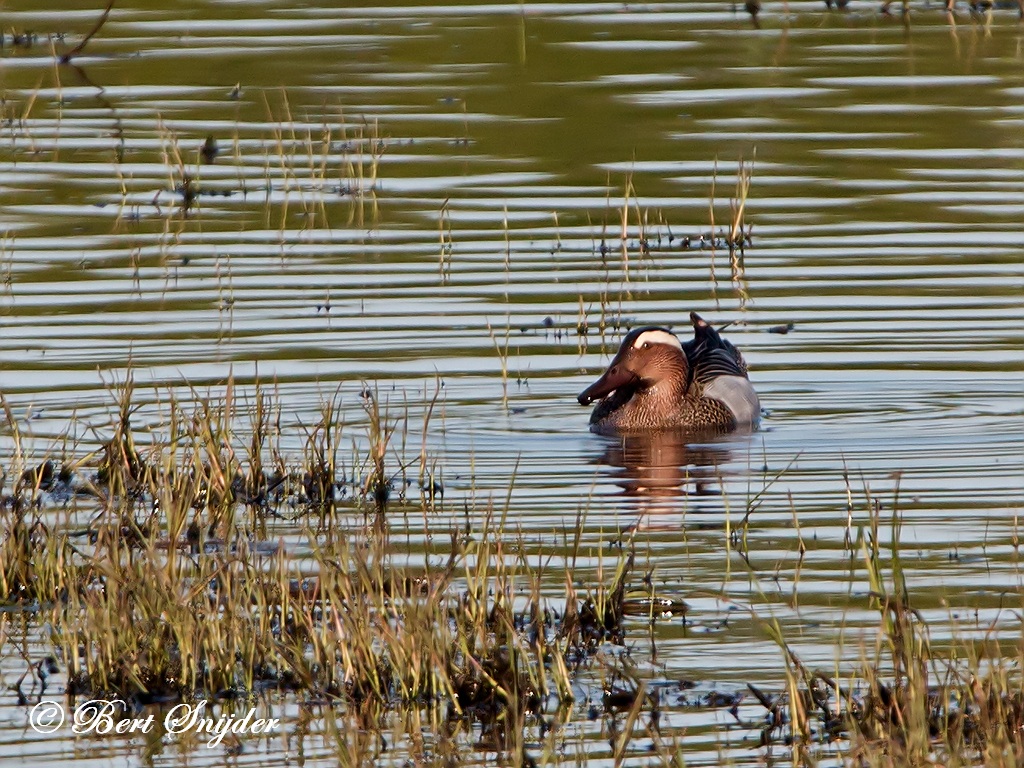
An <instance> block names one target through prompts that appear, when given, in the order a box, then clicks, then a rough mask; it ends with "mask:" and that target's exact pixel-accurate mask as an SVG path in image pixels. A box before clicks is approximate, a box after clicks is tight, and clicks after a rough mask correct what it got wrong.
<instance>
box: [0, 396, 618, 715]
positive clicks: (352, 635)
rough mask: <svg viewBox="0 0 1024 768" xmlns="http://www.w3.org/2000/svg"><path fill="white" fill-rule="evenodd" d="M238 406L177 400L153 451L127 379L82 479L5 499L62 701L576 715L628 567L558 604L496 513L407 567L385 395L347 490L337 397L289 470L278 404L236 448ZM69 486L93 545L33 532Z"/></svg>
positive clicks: (39, 477)
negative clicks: (283, 703) (289, 693)
mask: <svg viewBox="0 0 1024 768" xmlns="http://www.w3.org/2000/svg"><path fill="white" fill-rule="evenodd" d="M232 389H233V388H232V387H231V386H229V387H228V388H227V390H226V392H225V395H224V397H223V398H222V399H221V400H219V401H217V402H214V401H212V400H210V399H203V398H197V400H196V402H195V405H193V406H190V407H189V408H185V407H183V406H182V405H180V404H179V403H177V402H175V401H173V400H172V401H171V402H170V403H169V406H168V407H169V411H168V413H167V415H166V418H164V419H163V420H162V425H161V430H160V432H159V434H162V435H164V438H163V439H162V440H155V441H153V442H150V444H149V445H147V446H146V447H145V448H142V447H141V444H142V441H141V440H140V438H139V433H137V432H136V429H137V427H136V425H135V423H134V420H135V419H136V418H137V414H138V409H137V406H136V405H135V404H134V403H133V398H134V396H135V390H134V387H133V385H132V382H131V380H130V379H129V380H128V381H127V382H126V383H125V384H124V385H123V386H122V387H120V389H119V391H118V393H117V396H118V407H117V416H116V419H115V421H114V424H113V427H112V430H111V433H110V434H109V436H108V437H107V439H106V440H105V441H104V442H103V444H102V445H101V446H100V448H99V449H98V450H97V451H95V452H94V454H93V455H94V458H93V460H92V465H91V467H90V468H88V469H87V468H85V467H77V468H74V469H77V474H76V473H75V472H73V468H72V467H71V465H70V463H69V462H68V458H67V457H65V456H62V457H53V458H51V459H47V461H46V462H44V463H43V464H41V465H40V466H39V468H37V469H35V470H30V471H26V472H25V473H24V474H23V475H22V476H21V477H20V479H19V481H18V483H17V484H16V485H15V487H13V488H11V489H6V490H9V492H6V493H5V494H4V503H3V506H2V517H3V521H2V522H3V525H4V526H5V528H6V529H7V530H10V531H12V535H11V536H8V537H7V538H6V539H5V541H4V543H3V547H4V549H3V555H4V558H3V563H4V572H3V578H4V581H3V582H2V584H0V586H2V587H3V594H2V595H0V598H2V599H3V600H4V601H5V602H8V603H21V604H22V605H25V604H27V603H29V602H32V603H33V604H34V605H35V606H36V609H37V610H38V611H39V612H40V613H41V614H42V618H43V620H44V621H45V622H47V624H48V626H49V628H50V632H49V636H50V637H51V638H52V641H53V642H54V644H55V646H56V655H57V657H58V659H59V661H60V662H61V663H62V664H63V666H64V667H65V668H66V671H67V679H68V694H70V695H72V696H74V695H79V694H82V695H85V694H90V695H100V694H105V695H110V696H117V697H121V698H125V699H129V700H131V701H133V702H135V703H136V704H137V705H144V704H148V703H153V702H161V701H173V700H177V699H180V698H186V697H196V696H200V697H217V698H232V697H243V696H248V695H251V694H252V693H253V692H256V691H260V690H263V689H267V688H278V689H284V690H296V691H302V692H304V693H306V694H308V695H310V696H313V697H326V698H327V699H335V700H338V701H343V702H349V703H350V704H353V705H359V706H361V707H365V706H371V707H376V708H379V709H381V710H382V711H384V710H388V709H393V708H403V707H423V706H435V705H438V704H443V705H445V706H447V707H449V708H450V709H451V711H452V712H454V713H455V714H456V715H457V716H460V717H461V716H473V717H477V718H481V719H487V720H489V721H494V720H495V719H496V718H499V719H502V721H503V722H507V723H515V722H521V721H522V718H523V717H524V716H525V713H527V712H529V711H533V710H536V709H537V708H538V707H539V706H540V705H541V704H542V703H545V702H547V703H549V704H550V703H551V702H555V703H562V704H565V703H568V702H570V701H572V699H573V695H574V694H573V681H574V675H575V671H576V670H577V669H579V668H580V667H581V665H584V664H585V663H586V661H587V659H589V658H590V657H591V656H592V655H593V654H594V653H595V652H597V651H598V650H599V648H600V647H601V645H602V644H603V643H605V642H607V641H621V628H620V622H621V619H622V616H623V613H624V608H623V605H624V602H625V597H624V596H625V586H624V585H625V582H626V580H627V579H628V578H629V575H630V567H628V566H630V565H631V563H632V558H629V557H628V555H627V554H626V553H625V551H624V553H623V554H622V555H621V558H620V561H619V565H618V568H617V569H616V574H615V577H614V581H613V583H612V584H610V585H604V584H596V585H594V586H593V588H592V589H590V590H588V594H587V595H586V596H584V597H580V596H579V595H577V592H576V589H575V587H574V585H573V579H572V578H571V573H570V572H569V570H568V568H567V569H566V572H565V574H564V583H565V591H564V594H561V595H556V597H554V598H549V597H546V596H545V591H544V589H542V582H541V575H542V571H543V568H542V565H541V563H540V562H538V563H537V564H536V565H534V564H532V563H531V562H530V560H529V559H528V558H527V557H526V555H525V554H524V553H525V552H526V551H527V550H528V547H527V546H526V543H525V542H524V541H523V540H522V537H521V535H519V534H516V533H514V532H513V531H512V530H511V529H510V528H509V527H508V526H507V525H506V523H505V519H504V516H503V515H502V514H501V511H500V510H496V509H495V508H493V507H492V506H490V505H487V506H486V507H485V508H483V509H479V510H477V511H476V513H475V514H474V515H473V517H472V519H477V520H479V521H480V522H479V523H478V524H474V525H470V524H468V523H467V524H466V525H465V526H457V527H454V528H452V529H451V530H450V531H448V532H447V533H446V534H445V535H443V536H442V537H441V538H443V539H444V541H443V542H441V541H439V540H438V532H437V531H433V532H432V533H431V535H432V536H433V537H434V538H433V539H432V540H433V541H434V542H435V544H433V545H431V547H428V551H427V552H424V553H422V554H421V555H419V556H415V555H413V554H410V553H409V552H408V551H406V550H404V549H403V548H402V547H401V546H398V545H397V544H396V542H395V541H394V540H393V537H392V535H391V530H390V525H389V523H388V518H389V516H390V515H391V514H399V515H401V514H403V510H402V504H407V505H409V504H410V502H409V500H408V499H404V498H403V495H402V494H401V493H397V492H396V493H393V492H391V491H390V490H389V489H390V488H392V487H405V486H406V485H407V484H406V483H404V482H395V481H394V477H393V474H394V473H393V472H392V469H391V467H390V466H389V463H390V459H389V457H390V453H389V450H388V445H389V443H390V442H391V441H392V439H394V435H395V433H396V430H399V429H401V428H402V425H401V424H400V422H401V419H400V418H399V417H395V416H391V415H389V413H388V411H387V408H386V406H384V405H381V404H379V403H378V402H377V396H376V393H374V392H370V391H368V390H367V391H365V392H364V393H363V394H364V400H365V402H366V405H365V412H366V416H367V421H368V424H367V426H366V436H367V438H368V445H367V446H366V450H365V455H364V456H362V457H361V458H358V459H354V460H353V466H352V467H349V468H348V470H347V471H348V472H351V476H347V471H346V468H345V467H343V466H341V462H340V460H339V451H338V446H339V443H340V439H341V431H342V425H341V424H340V423H339V422H338V407H337V403H336V401H335V400H331V401H329V402H328V403H326V404H325V405H324V407H323V409H322V412H321V416H322V421H321V422H320V423H319V424H316V425H314V426H313V427H311V428H308V429H307V430H306V441H305V444H306V454H305V455H304V456H303V457H302V460H301V464H300V465H299V466H288V465H287V464H286V463H285V461H284V460H283V459H282V457H281V455H280V453H279V450H278V448H277V446H278V438H279V434H278V431H279V429H280V427H279V426H278V423H279V419H278V418H277V417H276V414H277V409H276V407H275V406H274V405H273V403H272V402H270V398H269V397H268V396H267V395H265V394H264V393H262V392H257V394H256V396H255V399H254V400H252V401H251V402H249V403H248V406H247V408H246V409H245V410H246V411H247V413H248V416H249V418H250V424H249V426H248V427H247V432H246V433H245V434H244V435H242V436H239V435H236V434H235V432H234V430H235V429H236V428H237V427H236V425H237V423H239V421H241V419H240V418H239V417H240V415H242V414H240V413H239V410H241V408H240V406H239V404H238V402H237V399H236V397H235V395H234V394H233V391H232ZM428 413H429V411H428ZM9 421H10V422H11V423H12V424H13V423H14V420H13V418H11V417H9ZM153 434H156V433H155V432H154V433H153ZM150 440H151V441H152V440H153V438H152V436H151V437H150ZM397 463H398V464H401V463H402V462H397ZM410 463H411V462H410ZM357 464H358V466H356V465H357ZM396 471H398V472H400V471H401V469H399V470H396ZM424 471H425V470H424ZM427 474H428V475H429V473H427ZM72 475H76V476H77V479H75V480H73V479H72ZM430 482H431V488H429V489H425V491H424V494H423V496H422V498H421V503H422V504H424V505H427V506H428V507H429V505H431V504H434V503H436V502H437V496H436V494H435V493H434V488H433V484H434V481H430ZM58 483H65V484H66V485H67V486H68V487H69V488H70V489H71V490H70V491H69V493H70V496H71V497H72V498H73V501H72V502H69V503H71V504H77V505H81V506H83V507H88V513H87V516H86V519H87V520H88V522H87V523H85V524H84V525H83V526H82V527H80V528H77V529H76V528H75V527H74V525H73V524H72V526H71V527H70V528H69V529H67V530H64V531H62V532H59V531H57V530H55V529H53V528H51V527H48V526H46V525H45V524H43V523H42V522H41V521H42V519H43V517H45V516H46V512H45V510H43V509H42V508H41V507H40V504H39V501H40V499H41V498H42V495H43V494H44V493H46V492H55V491H56V489H57V486H58ZM285 515H287V516H288V517H289V520H290V523H291V525H290V528H289V534H288V536H289V538H288V540H287V542H284V543H282V542H276V541H274V540H273V539H272V537H271V535H270V534H268V527H270V526H271V525H273V523H274V522H275V521H276V520H278V519H280V517H282V516H285ZM72 517H73V516H71V517H69V519H72ZM468 517H469V516H467V518H468ZM295 550H302V551H304V552H308V553H309V554H305V555H303V556H302V557H296V556H294V555H293V554H292V553H293V552H294V551H295ZM438 553H444V556H443V557H441V558H438V557H436V555H437V554H438ZM431 555H434V557H431ZM520 730H521V729H520Z"/></svg>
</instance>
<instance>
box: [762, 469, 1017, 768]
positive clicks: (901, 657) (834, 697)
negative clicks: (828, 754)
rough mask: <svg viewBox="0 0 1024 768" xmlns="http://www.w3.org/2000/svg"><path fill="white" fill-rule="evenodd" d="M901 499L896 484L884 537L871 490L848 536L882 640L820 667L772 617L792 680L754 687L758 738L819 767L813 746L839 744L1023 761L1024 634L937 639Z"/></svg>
mask: <svg viewBox="0 0 1024 768" xmlns="http://www.w3.org/2000/svg"><path fill="white" fill-rule="evenodd" d="M898 501H899V491H898V485H897V490H896V492H895V501H894V503H893V505H892V516H891V519H890V521H889V524H890V531H889V544H888V545H887V546H883V545H882V544H881V543H880V538H881V537H880V530H881V529H883V527H884V525H885V521H884V520H883V519H882V516H881V509H882V506H881V504H880V503H878V500H877V499H873V498H871V497H870V494H869V495H868V499H867V502H868V515H869V518H868V522H867V525H866V526H864V527H862V528H861V530H860V532H859V535H858V539H857V542H851V544H852V546H853V547H855V548H859V549H860V552H861V554H862V557H863V562H864V567H865V573H866V577H867V581H868V585H869V587H870V592H869V601H870V605H871V606H872V607H874V608H875V609H876V610H877V611H878V616H879V626H878V631H877V635H876V641H875V643H874V647H873V648H862V650H861V658H860V661H859V663H857V664H855V665H850V664H847V665H846V671H845V672H844V673H843V674H842V675H841V676H840V675H836V674H835V673H834V672H823V671H820V670H812V669H810V668H808V667H807V666H805V665H804V664H803V663H802V662H801V660H800V659H799V657H798V656H797V655H796V654H795V653H794V652H793V651H792V649H791V648H790V647H789V645H788V643H787V642H786V640H785V638H784V637H783V635H782V631H781V629H780V628H779V625H778V624H777V623H775V622H766V623H765V625H764V627H765V630H766V631H767V633H768V635H769V636H770V637H771V638H772V639H773V640H774V641H775V642H776V643H777V644H778V645H779V647H780V648H781V649H782V651H783V658H784V669H785V673H786V680H787V685H786V690H785V691H784V692H783V693H780V694H774V695H772V694H766V693H765V692H763V691H760V690H759V689H758V688H756V687H755V686H753V685H751V686H749V688H750V691H751V693H753V694H754V696H755V697H756V698H757V700H758V701H759V702H760V703H761V704H762V705H763V706H764V707H765V709H766V710H767V713H768V714H767V717H766V720H765V723H764V726H763V728H762V733H761V743H762V745H764V746H767V747H768V749H769V753H770V752H771V750H772V748H773V747H777V746H779V745H783V748H784V749H785V750H787V751H789V752H791V757H792V758H793V760H794V762H795V764H801V765H813V764H816V748H817V747H818V746H820V745H822V744H826V743H835V742H837V741H839V743H840V745H841V746H842V749H841V752H842V753H843V756H844V758H845V759H846V760H847V761H848V762H849V763H850V764H852V765H862V766H887V767H889V766H891V767H893V768H895V766H926V765H927V766H933V765H944V766H959V765H985V766H1017V765H1020V764H1021V761H1022V759H1024V676H1022V675H1021V669H1022V667H1024V643H1022V642H1021V641H1019V640H1018V641H1017V643H1016V644H1012V643H1011V644H1010V647H1009V648H1008V647H1007V644H1006V641H1005V640H1002V641H1001V640H1000V639H999V638H997V637H996V636H995V634H994V633H993V634H992V635H991V636H990V637H989V639H988V640H986V641H983V642H982V643H977V642H975V641H973V640H966V639H960V638H958V637H956V636H955V635H954V637H953V638H952V640H951V641H949V645H948V647H947V648H945V649H944V650H943V651H942V652H938V651H937V650H936V649H934V648H933V644H932V641H931V632H930V629H929V626H928V624H927V622H926V621H925V618H924V617H923V616H922V614H921V613H920V612H919V611H918V610H917V609H916V608H915V607H914V605H913V603H914V600H913V598H912V596H911V593H910V590H908V587H907V583H906V579H905V572H904V567H903V563H902V560H901V556H900V551H901V550H900V528H901V524H902V516H901V513H900V510H899V505H898ZM886 561H888V562H887V566H886ZM993 629H994V628H993ZM1008 650H1009V654H1007V651H1008Z"/></svg>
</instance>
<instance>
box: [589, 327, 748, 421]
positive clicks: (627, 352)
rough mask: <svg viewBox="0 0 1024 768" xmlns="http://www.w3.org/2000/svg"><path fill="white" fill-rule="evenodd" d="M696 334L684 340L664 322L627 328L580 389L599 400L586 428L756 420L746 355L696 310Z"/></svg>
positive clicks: (694, 331)
mask: <svg viewBox="0 0 1024 768" xmlns="http://www.w3.org/2000/svg"><path fill="white" fill-rule="evenodd" d="M690 321H691V322H692V323H693V340H692V341H688V342H686V343H685V344H681V343H680V342H679V339H677V338H676V336H675V334H673V333H672V332H671V331H669V330H668V329H667V328H659V327H657V326H645V327H643V328H635V329H633V330H632V331H630V332H629V333H627V334H626V337H625V338H624V339H623V340H622V346H620V347H619V351H618V354H616V355H615V359H614V360H612V362H611V365H610V366H608V370H607V371H605V372H604V373H603V374H602V375H601V378H599V379H598V380H597V381H595V382H594V383H593V384H591V385H590V386H589V387H587V388H586V389H585V390H583V392H581V393H580V396H579V398H578V399H579V401H580V405H590V404H591V403H592V402H594V401H595V400H600V402H599V403H598V404H597V406H596V407H595V408H594V412H593V414H591V416H590V428H591V429H592V430H593V431H594V432H600V433H602V434H617V433H622V432H648V431H652V430H659V429H686V430H694V431H697V430H701V431H703V430H717V431H725V430H730V429H735V428H737V427H742V426H751V427H752V426H755V425H756V424H757V422H758V420H759V419H760V417H761V403H760V401H759V400H758V398H757V393H756V392H755V391H754V387H753V386H752V385H751V383H750V380H749V379H748V378H747V364H746V362H745V361H744V360H743V355H741V354H740V351H739V350H738V349H736V347H734V346H733V345H732V344H731V343H729V342H728V341H726V340H725V339H723V338H722V337H721V336H720V335H719V334H718V331H716V330H715V329H714V328H712V327H711V326H710V325H709V324H708V323H707V322H706V321H705V320H704V319H703V318H701V316H700V315H698V314H697V313H696V312H691V313H690Z"/></svg>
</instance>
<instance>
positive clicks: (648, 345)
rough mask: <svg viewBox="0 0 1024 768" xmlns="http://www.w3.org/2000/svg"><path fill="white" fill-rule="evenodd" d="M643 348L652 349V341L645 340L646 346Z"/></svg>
mask: <svg viewBox="0 0 1024 768" xmlns="http://www.w3.org/2000/svg"><path fill="white" fill-rule="evenodd" d="M643 348H644V349H650V348H651V342H649V341H645V342H644V346H643Z"/></svg>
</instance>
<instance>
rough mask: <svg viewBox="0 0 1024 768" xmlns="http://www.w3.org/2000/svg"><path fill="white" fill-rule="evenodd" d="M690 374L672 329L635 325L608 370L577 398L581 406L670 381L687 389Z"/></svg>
mask: <svg viewBox="0 0 1024 768" xmlns="http://www.w3.org/2000/svg"><path fill="white" fill-rule="evenodd" d="M688 373H689V370H688V366H687V362H686V355H685V354H684V353H683V347H682V344H680V343H679V339H677V338H676V337H675V335H674V334H673V333H672V332H671V331H669V330H668V329H667V328H659V327H657V326H646V327H644V328H635V329H633V330H632V331H630V332H629V333H628V334H626V338H624V339H623V340H622V346H620V347H619V351H618V353H617V354H616V355H615V359H613V360H612V362H611V365H609V366H608V370H607V371H605V372H604V373H603V374H602V375H601V378H599V379H598V380H597V381H595V382H594V383H593V384H591V385H590V386H589V387H587V388H586V389H585V390H583V391H582V392H581V393H580V395H579V397H578V398H577V399H578V400H579V402H580V405H590V404H591V403H592V402H594V401H595V400H601V399H603V398H605V397H608V396H609V395H612V394H613V393H617V394H618V396H622V395H625V396H626V397H625V399H628V398H629V395H630V394H632V393H633V392H636V391H639V390H642V389H648V388H650V387H653V386H655V385H657V384H659V383H661V382H666V381H667V382H679V383H680V385H681V386H682V388H684V389H685V383H686V380H687V375H688ZM616 399H618V397H617V398H616Z"/></svg>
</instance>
